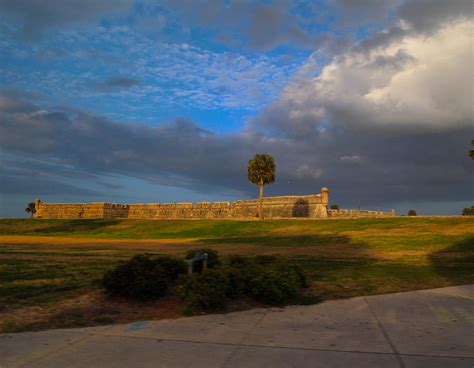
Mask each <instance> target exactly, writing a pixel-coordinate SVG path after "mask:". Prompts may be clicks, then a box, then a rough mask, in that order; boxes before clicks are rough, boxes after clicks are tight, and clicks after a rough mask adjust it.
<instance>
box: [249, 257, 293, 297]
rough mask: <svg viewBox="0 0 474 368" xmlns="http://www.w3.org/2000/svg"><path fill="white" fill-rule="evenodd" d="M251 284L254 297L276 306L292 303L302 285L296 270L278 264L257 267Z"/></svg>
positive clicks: (251, 292)
mask: <svg viewBox="0 0 474 368" xmlns="http://www.w3.org/2000/svg"><path fill="white" fill-rule="evenodd" d="M249 282H250V285H249V286H250V290H249V292H250V295H251V296H252V297H254V298H255V299H257V300H260V301H263V302H265V303H268V304H274V305H282V304H286V303H288V302H289V301H291V299H293V298H294V297H295V296H296V295H297V294H298V291H299V288H300V283H301V281H300V278H299V276H298V274H297V273H296V272H295V270H294V269H292V268H288V267H282V264H278V263H275V264H269V265H266V266H257V267H256V268H255V269H254V272H252V275H251V277H250V279H249Z"/></svg>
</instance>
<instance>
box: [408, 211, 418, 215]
mask: <svg viewBox="0 0 474 368" xmlns="http://www.w3.org/2000/svg"><path fill="white" fill-rule="evenodd" d="M407 216H416V211H415V210H410V211H408V213H407Z"/></svg>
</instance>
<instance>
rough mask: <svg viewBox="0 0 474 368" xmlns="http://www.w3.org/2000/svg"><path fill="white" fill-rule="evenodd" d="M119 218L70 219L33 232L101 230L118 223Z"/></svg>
mask: <svg viewBox="0 0 474 368" xmlns="http://www.w3.org/2000/svg"><path fill="white" fill-rule="evenodd" d="M118 222H119V221H118V220H104V219H98V220H93V219H90V220H89V219H80V220H69V221H65V222H63V223H61V224H59V225H52V226H48V227H44V228H40V229H35V230H33V231H32V232H33V233H35V234H37V235H48V234H55V233H77V232H87V231H94V230H99V229H101V228H104V227H108V226H112V225H115V224H117V223H118Z"/></svg>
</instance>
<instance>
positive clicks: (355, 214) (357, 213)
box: [327, 209, 395, 218]
mask: <svg viewBox="0 0 474 368" xmlns="http://www.w3.org/2000/svg"><path fill="white" fill-rule="evenodd" d="M327 213H328V217H342V218H351V217H352V218H361V217H393V216H395V211H394V210H392V211H390V212H383V211H370V210H344V209H341V210H327Z"/></svg>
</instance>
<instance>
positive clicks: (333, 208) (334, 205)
mask: <svg viewBox="0 0 474 368" xmlns="http://www.w3.org/2000/svg"><path fill="white" fill-rule="evenodd" d="M330 209H331V210H338V209H339V205H337V204H332V205H331V207H330Z"/></svg>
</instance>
